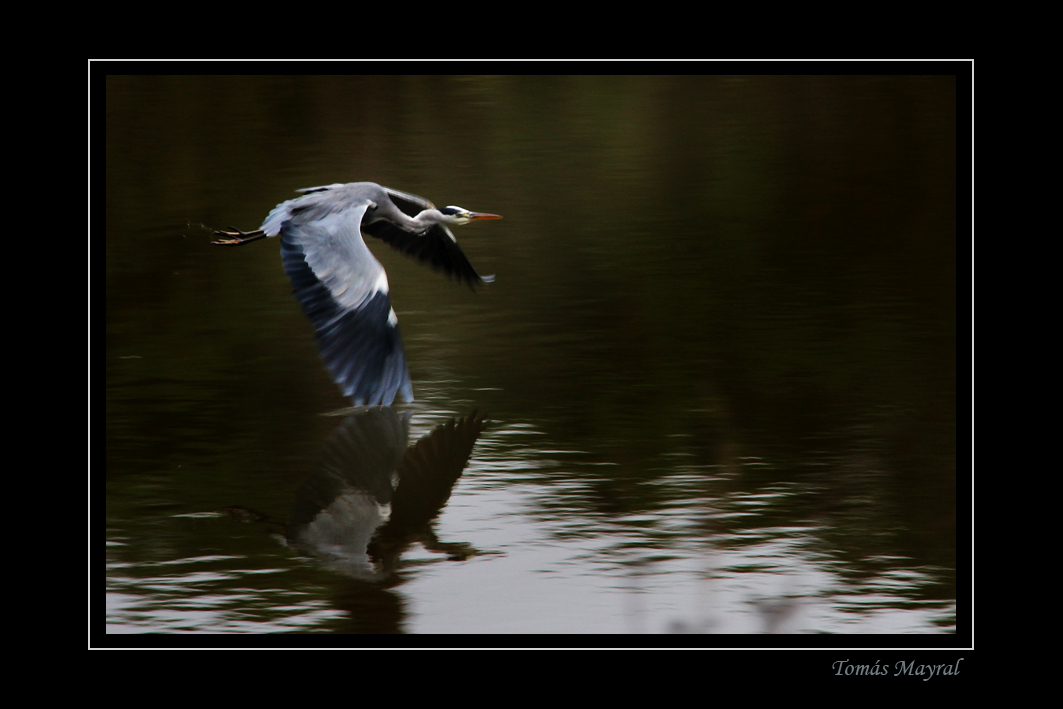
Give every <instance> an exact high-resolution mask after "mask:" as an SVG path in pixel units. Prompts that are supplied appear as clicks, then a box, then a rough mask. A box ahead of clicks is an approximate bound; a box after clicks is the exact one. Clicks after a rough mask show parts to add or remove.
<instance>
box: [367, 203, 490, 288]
mask: <svg viewBox="0 0 1063 709" xmlns="http://www.w3.org/2000/svg"><path fill="white" fill-rule="evenodd" d="M362 231H363V232H365V233H366V234H369V235H370V236H375V237H376V238H378V239H380V240H382V241H384V242H385V243H387V244H388V245H389V246H391V247H392V248H393V249H397V250H398V251H401V252H402V253H404V254H406V255H407V256H410V257H412V258H415V259H417V260H418V261H420V262H422V263H426V264H428V265H429V266H431V267H432V268H434V269H435V270H437V271H442V272H443V273H445V274H447V276H449V277H450V278H454V279H457V280H459V281H462V282H464V283H468V284H469V285H470V286H476V285H480V284H482V283H489V282H491V280H493V279H492V278H490V277H487V278H484V277H481V276H480V274H478V273H477V272H476V269H475V268H473V267H472V264H471V263H469V259H468V258H466V256H465V253H464V252H463V251H462V250H461V247H460V246H458V242H457V240H456V239H455V238H454V235H453V234H451V233H450V229H448V228H446V227H445V226H443V225H442V224H437V225H435V226H433V227H432V228H430V229H429V230H428V231H426V232H425V233H424V234H415V233H413V232H409V231H406V230H405V229H402V228H400V227H397V226H395V225H394V224H392V223H391V222H389V221H386V220H383V219H381V220H378V221H375V222H371V223H369V224H363V225H362Z"/></svg>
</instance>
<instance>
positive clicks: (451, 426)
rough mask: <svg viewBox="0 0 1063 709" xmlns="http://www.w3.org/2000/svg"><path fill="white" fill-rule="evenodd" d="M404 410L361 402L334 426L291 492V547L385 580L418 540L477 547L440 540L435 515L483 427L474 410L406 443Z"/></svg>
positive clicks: (451, 550) (440, 549) (452, 548)
mask: <svg viewBox="0 0 1063 709" xmlns="http://www.w3.org/2000/svg"><path fill="white" fill-rule="evenodd" d="M409 421H410V415H409V412H406V413H405V414H403V415H402V416H400V415H399V414H398V413H396V412H395V409H393V408H390V407H380V408H371V409H364V410H362V411H360V412H359V413H357V414H354V415H352V416H349V417H348V418H347V419H345V420H344V422H343V423H342V424H341V425H340V426H339V428H337V429H336V430H335V431H333V432H332V435H330V436H329V438H328V440H327V441H326V442H325V445H324V447H323V448H322V451H321V458H320V461H319V463H318V467H317V470H316V471H315V472H314V473H313V474H312V475H310V477H308V478H307V479H306V480H305V481H304V482H303V484H302V485H301V486H300V487H299V489H298V490H297V491H296V494H295V499H294V500H293V501H292V504H291V507H290V508H289V510H288V522H287V524H286V525H285V527H286V531H285V536H286V538H287V542H288V545H289V546H291V547H292V548H294V549H296V550H298V551H300V552H302V553H303V554H306V555H308V556H311V557H313V558H315V559H317V560H318V561H319V562H320V563H322V564H323V565H324V566H326V567H328V568H331V569H333V570H334V571H338V572H340V573H342V574H344V575H346V576H350V577H353V578H358V579H363V580H375V581H382V580H387V579H389V578H390V577H391V576H392V575H393V574H394V572H395V571H396V569H397V567H398V564H399V561H400V559H401V557H402V554H403V552H404V551H405V550H406V549H408V548H409V547H410V546H411V545H413V544H415V543H420V544H421V545H422V546H424V548H425V549H427V550H429V551H434V552H437V553H442V554H446V556H447V558H449V559H453V560H461V559H465V558H467V557H469V556H472V555H473V554H475V553H476V551H475V550H474V549H473V548H472V547H471V546H470V545H468V544H464V543H462V542H442V541H440V540H439V539H438V538H437V537H436V534H435V529H434V520H435V518H436V517H437V516H438V515H439V513H440V512H441V511H442V509H443V508H444V506H445V505H446V503H447V500H449V499H450V493H451V490H453V488H454V485H455V484H456V483H457V481H458V479H459V478H460V477H461V474H462V472H463V471H464V470H465V467H466V466H467V465H468V463H469V458H470V457H471V456H472V450H473V447H474V446H475V445H476V441H477V439H478V438H479V436H480V434H481V433H482V432H483V430H484V418H483V416H481V415H479V414H477V413H476V412H473V413H472V414H470V415H469V416H466V417H464V418H461V419H451V420H450V421H448V422H446V423H445V424H442V425H440V426H437V427H436V428H435V429H433V431H432V432H431V433H430V434H428V435H427V436H425V437H424V438H422V439H420V440H419V441H417V443H416V444H414V445H413V446H410V447H407V439H408V436H409Z"/></svg>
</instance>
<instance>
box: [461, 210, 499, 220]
mask: <svg viewBox="0 0 1063 709" xmlns="http://www.w3.org/2000/svg"><path fill="white" fill-rule="evenodd" d="M466 218H467V219H468V220H469V221H470V222H478V221H481V220H485V219H501V218H502V217H500V216H499V215H497V214H485V213H483V212H469V213H468V215H467V216H466Z"/></svg>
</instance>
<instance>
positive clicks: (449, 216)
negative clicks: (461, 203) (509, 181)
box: [439, 205, 502, 224]
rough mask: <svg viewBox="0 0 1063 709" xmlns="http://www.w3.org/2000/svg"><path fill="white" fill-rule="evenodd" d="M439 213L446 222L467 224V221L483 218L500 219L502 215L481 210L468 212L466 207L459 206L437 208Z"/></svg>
mask: <svg viewBox="0 0 1063 709" xmlns="http://www.w3.org/2000/svg"><path fill="white" fill-rule="evenodd" d="M439 213H440V214H442V215H443V216H444V217H445V218H446V223H447V224H468V223H469V222H477V221H481V220H485V219H501V218H502V217H500V216H498V215H497V214H484V213H483V212H470V211H469V210H468V209H462V208H461V207H455V206H453V205H451V206H450V207H443V208H442V209H440V210H439Z"/></svg>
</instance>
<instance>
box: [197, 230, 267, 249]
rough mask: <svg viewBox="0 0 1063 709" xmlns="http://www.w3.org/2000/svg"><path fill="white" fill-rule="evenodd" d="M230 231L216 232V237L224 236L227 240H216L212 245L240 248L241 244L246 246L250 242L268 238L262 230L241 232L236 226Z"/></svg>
mask: <svg viewBox="0 0 1063 709" xmlns="http://www.w3.org/2000/svg"><path fill="white" fill-rule="evenodd" d="M229 229H230V231H216V232H214V236H223V237H226V238H224V239H216V240H214V241H212V242H210V243H212V244H216V245H217V246H240V245H241V244H246V243H248V242H249V241H257V240H258V239H262V238H264V237H265V236H266V234H265V232H263V231H262V230H261V229H256V230H254V231H240V230H239V229H237V228H236V227H234V226H231V227H229Z"/></svg>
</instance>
